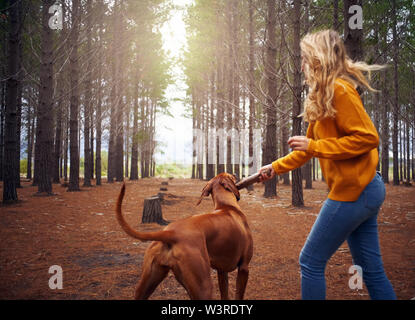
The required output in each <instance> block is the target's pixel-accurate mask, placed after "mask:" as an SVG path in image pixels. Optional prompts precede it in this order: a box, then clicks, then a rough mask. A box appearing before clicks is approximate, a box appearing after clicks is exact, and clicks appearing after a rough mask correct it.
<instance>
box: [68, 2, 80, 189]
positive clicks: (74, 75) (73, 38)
mask: <svg viewBox="0 0 415 320" xmlns="http://www.w3.org/2000/svg"><path fill="white" fill-rule="evenodd" d="M79 20H80V12H79V0H72V28H71V34H70V36H69V41H70V46H71V49H72V50H71V52H70V56H69V63H70V66H69V68H70V77H71V98H70V120H69V123H70V128H69V130H70V145H69V149H70V150H69V151H70V167H69V186H68V191H78V190H79V144H78V129H79V126H78V117H79V93H78V81H79V75H78V72H79V66H78V36H79Z"/></svg>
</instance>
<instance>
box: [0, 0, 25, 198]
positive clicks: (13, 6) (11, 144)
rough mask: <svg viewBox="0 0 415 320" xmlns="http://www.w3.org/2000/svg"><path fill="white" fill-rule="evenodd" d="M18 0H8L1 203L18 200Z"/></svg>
mask: <svg viewBox="0 0 415 320" xmlns="http://www.w3.org/2000/svg"><path fill="white" fill-rule="evenodd" d="M18 4H19V1H17V0H10V3H9V6H8V10H9V14H10V22H9V39H8V47H9V52H8V59H7V65H8V68H7V71H8V79H7V81H6V108H5V124H4V163H3V168H2V169H3V174H4V176H3V181H4V182H3V203H9V202H15V201H17V200H18V198H17V191H16V179H15V170H16V152H17V141H16V140H17V139H16V138H17V119H16V113H17V104H18V103H19V102H18V89H19V75H18V73H19V65H20V62H19V57H20V54H19V42H20V40H21V36H20V35H21V17H20V15H19V8H18Z"/></svg>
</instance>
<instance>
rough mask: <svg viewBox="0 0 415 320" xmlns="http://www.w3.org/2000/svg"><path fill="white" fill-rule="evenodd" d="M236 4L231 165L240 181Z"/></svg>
mask: <svg viewBox="0 0 415 320" xmlns="http://www.w3.org/2000/svg"><path fill="white" fill-rule="evenodd" d="M238 3H239V0H232V12H233V18H232V42H231V48H232V65H233V67H232V69H233V99H232V104H233V108H234V114H235V116H234V118H235V119H234V126H233V127H234V136H235V138H234V139H233V140H234V141H233V144H234V151H233V161H232V162H233V164H234V174H235V176H236V178H237V179H240V177H241V173H240V170H241V169H240V152H241V139H240V132H241V131H240V125H241V124H240V113H241V111H240V106H239V94H240V92H239V81H238V80H239V75H238V64H237V61H239V57H238V52H239V50H238V24H239V19H238Z"/></svg>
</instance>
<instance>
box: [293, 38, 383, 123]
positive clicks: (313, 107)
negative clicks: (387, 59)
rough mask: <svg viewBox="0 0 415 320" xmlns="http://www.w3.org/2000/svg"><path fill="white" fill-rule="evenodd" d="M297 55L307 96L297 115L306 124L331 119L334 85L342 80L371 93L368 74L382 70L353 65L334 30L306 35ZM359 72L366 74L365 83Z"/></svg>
mask: <svg viewBox="0 0 415 320" xmlns="http://www.w3.org/2000/svg"><path fill="white" fill-rule="evenodd" d="M300 47H301V54H302V57H303V59H304V74H305V78H306V79H305V80H306V83H307V84H308V86H309V93H308V95H307V97H306V99H305V102H304V112H303V113H302V114H301V115H300V116H303V117H304V120H305V121H307V122H311V121H315V120H321V119H324V118H327V117H334V116H335V114H336V110H335V109H334V107H333V96H334V82H335V80H336V78H342V79H344V80H347V81H348V82H351V83H352V84H353V85H354V86H355V87H357V86H358V85H362V86H365V87H366V88H368V89H369V90H371V91H377V90H375V89H373V88H372V87H371V86H370V84H369V81H368V79H370V76H371V72H372V71H376V70H381V69H383V68H385V67H386V66H382V65H376V64H374V65H368V64H366V63H365V62H362V61H358V62H353V61H352V60H351V59H350V58H349V57H348V56H347V53H346V49H345V46H344V43H343V40H342V39H341V38H340V36H339V34H338V33H337V32H336V31H334V30H323V31H318V32H315V33H309V34H307V35H306V36H304V38H303V39H302V40H301V43H300ZM363 72H367V73H368V79H367V78H366V77H365V75H364V74H363Z"/></svg>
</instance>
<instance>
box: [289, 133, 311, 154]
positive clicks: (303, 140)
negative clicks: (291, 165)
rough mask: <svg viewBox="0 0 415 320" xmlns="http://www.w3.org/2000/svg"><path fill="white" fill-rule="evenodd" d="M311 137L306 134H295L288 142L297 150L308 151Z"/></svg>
mask: <svg viewBox="0 0 415 320" xmlns="http://www.w3.org/2000/svg"><path fill="white" fill-rule="evenodd" d="M309 143H310V139H309V138H307V137H305V136H294V137H291V138H290V139H288V144H289V146H290V148H291V149H293V150H296V151H307V149H308V144H309Z"/></svg>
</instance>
